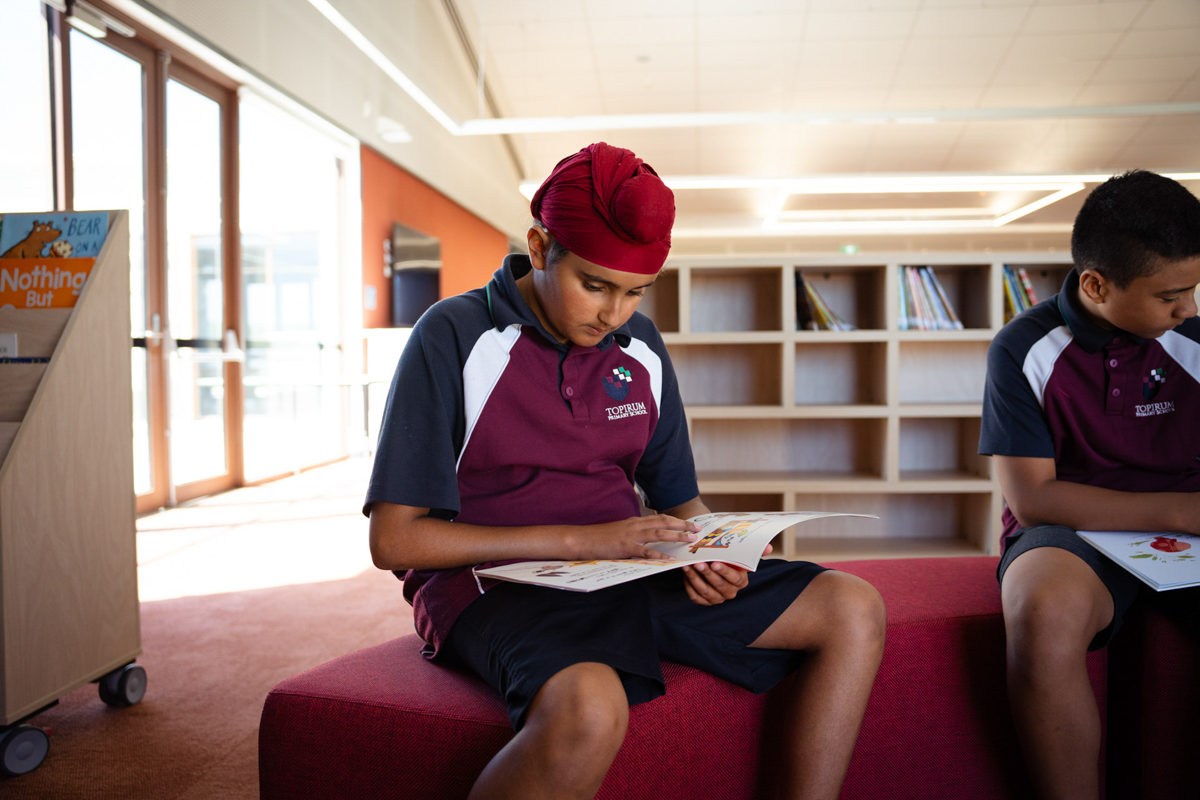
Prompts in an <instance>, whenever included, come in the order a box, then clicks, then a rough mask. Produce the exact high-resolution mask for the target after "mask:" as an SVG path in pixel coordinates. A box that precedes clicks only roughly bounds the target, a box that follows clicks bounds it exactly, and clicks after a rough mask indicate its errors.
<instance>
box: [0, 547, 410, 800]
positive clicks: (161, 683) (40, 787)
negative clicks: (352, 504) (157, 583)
mask: <svg viewBox="0 0 1200 800" xmlns="http://www.w3.org/2000/svg"><path fill="white" fill-rule="evenodd" d="M315 557H319V555H317V556H315ZM400 590H401V584H400V582H399V581H397V580H396V579H395V578H394V577H393V576H392V575H391V573H387V572H380V571H378V570H374V569H372V570H368V571H366V572H364V573H362V574H361V575H358V576H357V577H354V578H351V579H349V580H340V581H329V582H324V583H310V584H301V585H295V586H283V587H278V588H272V589H257V590H253V591H246V592H233V593H228V594H215V595H207V596H202V597H184V598H179V599H174V600H159V601H156V602H148V603H143V604H142V647H143V649H144V651H145V652H144V653H143V655H142V657H141V658H139V659H138V663H139V664H142V665H143V666H144V667H145V668H146V672H147V677H148V689H147V692H146V698H145V700H143V701H142V703H141V704H139V705H137V706H134V707H132V708H127V709H121V710H114V709H110V708H108V707H107V706H105V705H104V704H103V703H101V702H100V699H99V696H98V695H97V693H96V687H95V686H94V685H90V684H89V685H88V686H84V687H82V688H80V689H78V690H76V691H75V692H72V693H71V694H69V695H67V696H66V697H64V698H63V699H62V701H61V703H60V704H59V705H58V706H57V707H55V708H52V709H50V710H49V711H47V712H45V713H44V714H42V715H41V716H39V717H37V718H35V719H34V720H32V721H33V722H34V723H35V724H38V725H41V726H43V727H49V728H52V729H53V735H52V736H51V738H50V754H49V756H48V757H47V758H46V761H45V763H44V764H42V766H41V767H40V768H39V769H37V770H35V771H34V772H31V773H29V774H28V775H23V776H20V777H17V778H0V798H5V800H8V798H12V800H18V799H21V800H24V798H29V800H34V798H37V800H58V799H59V798H62V799H63V800H67V798H109V797H111V798H122V800H137V799H138V798H146V800H151V798H153V800H173V799H174V798H187V800H199V799H200V798H222V799H223V800H240V799H241V798H257V797H258V763H257V759H258V742H257V736H258V719H259V714H260V712H261V711H262V704H263V699H264V698H265V697H266V694H267V692H268V691H269V690H270V689H271V687H272V686H274V685H275V684H276V683H278V682H279V681H280V680H282V679H284V678H287V677H289V676H291V675H295V674H296V673H298V672H301V671H303V670H305V669H308V668H309V667H313V666H316V665H317V664H320V663H323V662H325V661H327V660H329V659H331V658H334V657H336V656H339V655H342V654H343V653H348V652H351V651H353V650H357V649H360V648H362V647H367V646H369V645H373V644H378V643H380V642H383V641H386V640H388V639H392V638H395V637H397V636H401V635H404V634H407V633H411V632H412V630H413V628H412V616H411V612H410V609H409V606H408V604H406V603H405V602H404V600H403V598H402V597H401V596H400Z"/></svg>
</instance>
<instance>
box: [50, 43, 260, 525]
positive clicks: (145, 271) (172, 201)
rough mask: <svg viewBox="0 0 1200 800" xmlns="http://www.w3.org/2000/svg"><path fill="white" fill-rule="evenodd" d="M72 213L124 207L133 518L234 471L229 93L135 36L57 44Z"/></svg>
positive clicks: (233, 477) (218, 486)
mask: <svg viewBox="0 0 1200 800" xmlns="http://www.w3.org/2000/svg"><path fill="white" fill-rule="evenodd" d="M65 45H66V46H65V47H64V48H63V50H64V51H65V58H66V63H67V64H68V65H69V70H68V71H69V81H68V82H67V88H66V90H65V91H64V95H65V96H66V97H68V98H69V113H70V120H69V125H68V130H69V131H70V137H69V141H70V145H69V148H68V149H69V152H70V153H71V171H70V175H71V187H72V188H71V190H70V192H69V193H68V196H67V198H66V199H65V202H66V204H67V207H69V208H73V209H75V210H86V209H120V208H125V209H129V211H130V269H131V275H130V277H131V288H132V294H131V298H130V299H131V319H130V323H131V332H132V336H133V351H132V354H131V358H132V362H133V399H134V426H133V441H134V472H135V487H136V491H137V494H138V501H137V504H138V511H139V512H144V511H149V510H152V509H154V508H158V507H161V506H168V505H174V504H175V503H177V502H181V501H184V500H188V499H191V498H193V497H198V496H200V495H204V494H210V493H212V492H216V491H220V490H222V489H227V488H230V487H232V486H234V485H236V483H237V482H238V481H240V480H241V479H242V476H241V438H240V437H241V408H242V405H241V397H240V392H229V391H226V386H227V385H231V384H232V385H235V386H239V387H240V384H241V373H240V364H239V359H241V355H240V354H241V349H240V347H239V346H238V344H237V343H238V339H239V334H238V327H239V326H238V324H237V320H238V319H239V315H240V310H239V306H238V294H237V292H236V291H231V290H230V287H231V286H233V287H236V286H237V281H236V280H235V279H231V276H236V274H237V273H236V261H237V249H236V247H237V245H236V239H235V238H234V232H235V231H236V229H237V223H236V219H234V218H233V215H234V214H236V199H235V198H236V192H237V186H236V183H237V172H236V158H237V148H236V146H234V147H230V146H229V142H231V141H235V140H234V138H233V137H234V132H235V131H236V115H237V106H236V102H235V93H234V91H233V90H232V89H230V88H227V87H225V86H221V85H218V84H216V83H214V82H213V81H212V80H210V79H208V78H206V77H204V76H202V75H200V74H198V73H196V72H195V71H194V70H191V69H189V68H187V67H185V66H183V65H178V64H174V63H172V62H171V59H170V58H169V57H167V55H166V54H165V53H163V52H161V51H159V50H156V49H155V48H154V47H152V46H150V45H149V44H147V43H145V42H143V41H140V40H138V39H130V38H125V37H121V36H110V37H107V38H106V39H105V40H104V41H97V40H95V39H92V38H91V37H89V36H87V35H86V34H83V33H80V32H79V31H75V30H72V31H70V33H69V36H68V37H67V39H66V42H65Z"/></svg>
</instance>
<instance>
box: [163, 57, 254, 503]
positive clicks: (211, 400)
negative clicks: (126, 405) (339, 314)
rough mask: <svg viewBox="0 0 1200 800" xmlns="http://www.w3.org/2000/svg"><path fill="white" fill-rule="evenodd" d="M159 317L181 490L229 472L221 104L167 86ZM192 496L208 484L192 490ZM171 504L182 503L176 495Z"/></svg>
mask: <svg viewBox="0 0 1200 800" xmlns="http://www.w3.org/2000/svg"><path fill="white" fill-rule="evenodd" d="M166 101H167V102H166V153H167V181H166V186H167V319H168V323H169V326H168V329H167V332H166V335H167V337H168V339H169V341H168V345H167V346H168V349H169V350H170V351H171V352H170V358H169V372H170V382H169V384H168V386H167V394H168V398H169V407H170V422H171V428H170V431H171V435H170V451H171V478H172V481H173V483H174V485H175V488H176V494H177V495H178V494H179V493H180V490H181V489H184V493H185V494H192V493H193V492H191V491H188V490H187V489H186V488H185V487H190V486H192V485H195V484H198V483H199V482H204V483H208V482H210V481H212V480H214V479H216V480H218V481H219V480H220V479H221V478H222V477H223V476H227V475H228V474H229V459H228V457H227V456H228V437H227V429H228V425H227V424H226V422H227V415H226V413H225V397H226V391H225V387H226V381H225V364H226V362H227V360H229V359H231V358H236V357H237V353H236V348H231V349H230V350H231V352H226V351H225V350H223V349H222V347H223V342H224V339H225V335H224V332H225V279H224V266H225V258H224V250H225V248H224V246H223V243H224V236H223V222H222V177H223V174H224V169H223V168H222V139H221V111H222V109H221V105H220V103H219V102H218V101H217V100H214V99H212V98H210V97H207V96H205V95H204V94H202V93H200V92H199V91H197V90H195V89H193V88H191V87H189V86H187V85H185V84H184V83H181V82H180V81H179V80H177V79H175V78H171V79H169V80H168V81H167V91H166ZM193 488H194V489H195V493H196V494H206V493H208V491H210V490H212V488H213V487H207V486H206V487H203V488H201V487H200V486H194V487H193ZM177 499H186V498H178V497H177Z"/></svg>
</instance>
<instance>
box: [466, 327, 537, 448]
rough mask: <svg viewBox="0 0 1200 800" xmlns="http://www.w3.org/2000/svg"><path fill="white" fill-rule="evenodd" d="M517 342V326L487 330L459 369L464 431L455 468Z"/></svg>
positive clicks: (518, 333) (518, 330) (519, 334)
mask: <svg viewBox="0 0 1200 800" xmlns="http://www.w3.org/2000/svg"><path fill="white" fill-rule="evenodd" d="M520 338H521V326H520V325H515V324H514V325H509V326H508V327H507V328H505V329H504V330H502V331H498V330H496V329H495V328H488V329H487V331H485V332H484V334H483V335H482V336H480V337H479V338H478V339H477V340H476V341H475V346H474V347H472V348H471V355H469V356H467V363H466V364H464V365H463V412H464V414H465V416H466V421H467V430H466V433H465V434H464V435H463V443H462V450H460V451H459V453H458V463H459V464H461V463H462V454H463V453H465V452H467V443H468V442H470V441H471V432H472V431H473V430H475V423H477V422H479V415H480V414H482V413H483V407H484V406H485V405H487V401H488V398H489V397H491V396H492V390H493V389H495V388H496V383H497V382H498V381H499V380H500V376H501V375H503V374H504V368H505V367H507V366H508V354H509V352H510V351H511V350H512V349H513V345H515V344H516V343H517V340H518V339H520ZM457 466H458V465H457V464H456V465H455V467H456V468H457Z"/></svg>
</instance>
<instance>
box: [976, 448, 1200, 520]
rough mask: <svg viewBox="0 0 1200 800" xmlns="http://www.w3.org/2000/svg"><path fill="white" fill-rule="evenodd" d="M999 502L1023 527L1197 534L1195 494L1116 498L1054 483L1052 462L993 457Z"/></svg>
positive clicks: (1199, 497) (1199, 495)
mask: <svg viewBox="0 0 1200 800" xmlns="http://www.w3.org/2000/svg"><path fill="white" fill-rule="evenodd" d="M993 458H994V459H995V462H996V474H997V476H998V477H999V478H1000V488H1001V489H1002V490H1003V491H1004V499H1005V501H1006V502H1007V503H1008V507H1009V509H1010V510H1011V511H1012V513H1013V516H1014V517H1016V518H1017V522H1019V523H1020V524H1021V526H1022V527H1026V528H1028V527H1030V526H1033V525H1066V526H1067V527H1069V528H1073V529H1074V530H1081V531H1182V532H1185V533H1196V534H1200V492H1120V491H1116V490H1113V489H1101V488H1099V487H1097V486H1087V485H1084V484H1082V483H1073V482H1071V481H1060V480H1058V473H1057V470H1056V469H1055V465H1054V459H1052V458H1026V457H1018V456H1000V455H997V456H993Z"/></svg>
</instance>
